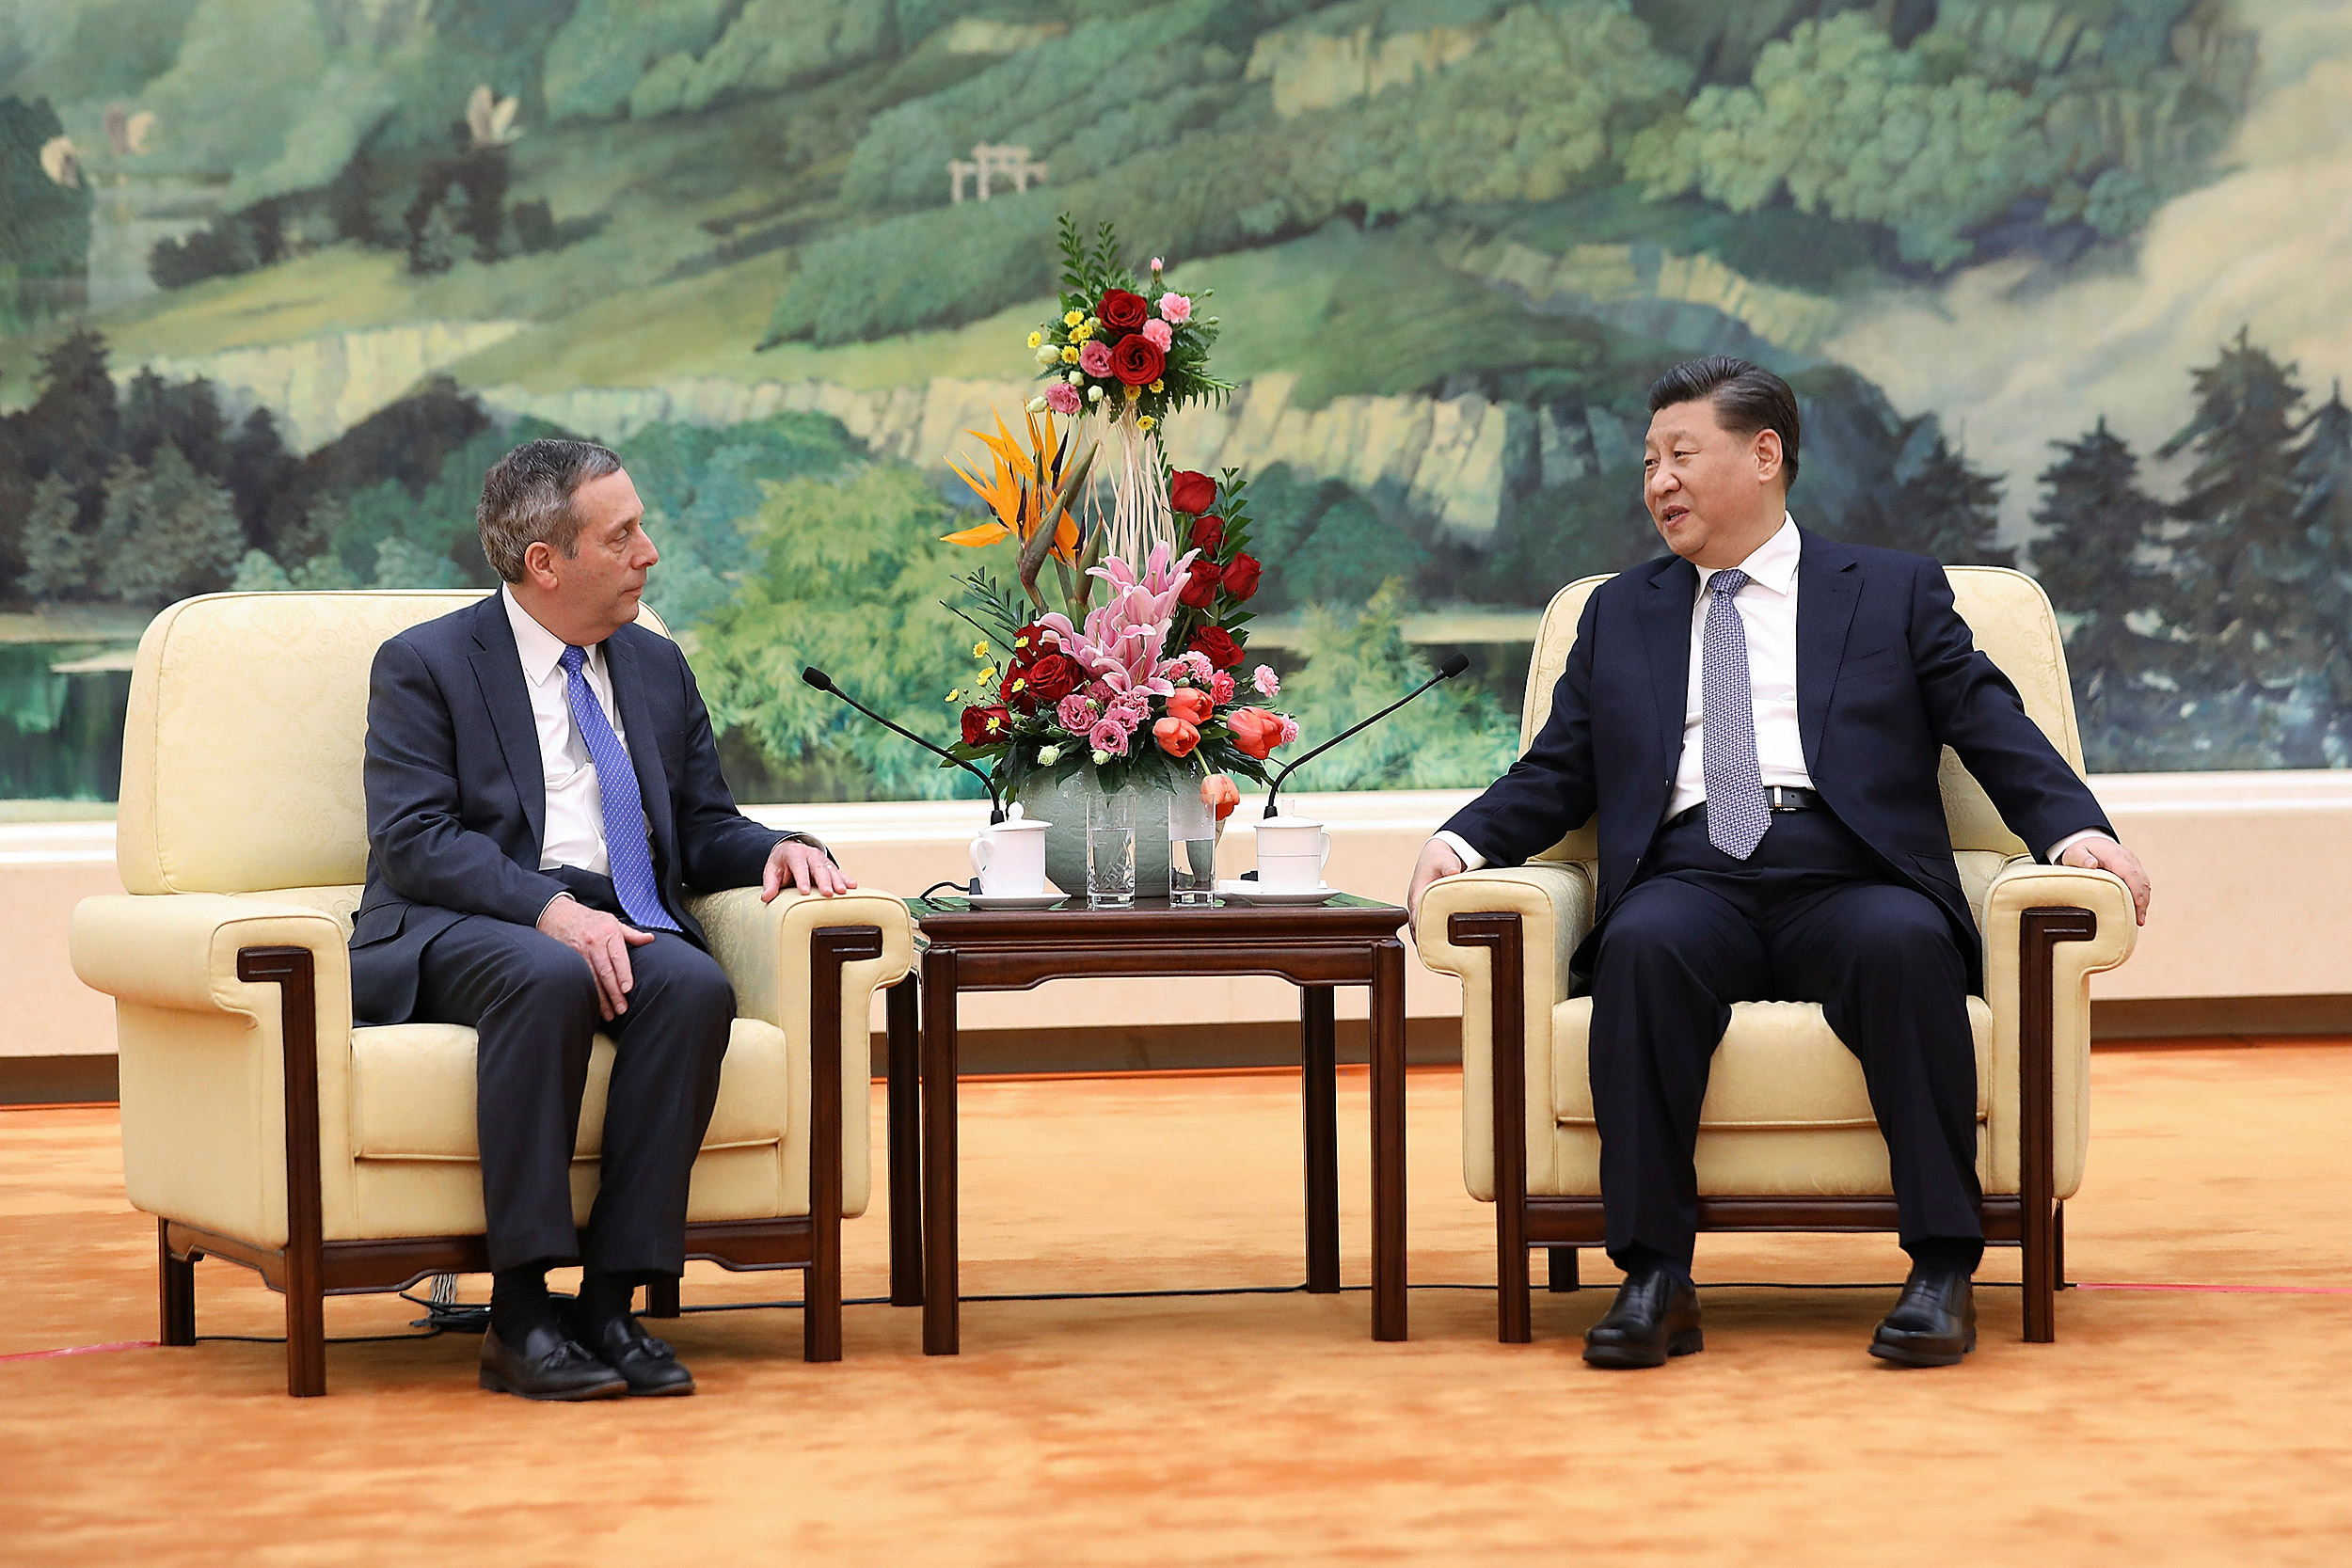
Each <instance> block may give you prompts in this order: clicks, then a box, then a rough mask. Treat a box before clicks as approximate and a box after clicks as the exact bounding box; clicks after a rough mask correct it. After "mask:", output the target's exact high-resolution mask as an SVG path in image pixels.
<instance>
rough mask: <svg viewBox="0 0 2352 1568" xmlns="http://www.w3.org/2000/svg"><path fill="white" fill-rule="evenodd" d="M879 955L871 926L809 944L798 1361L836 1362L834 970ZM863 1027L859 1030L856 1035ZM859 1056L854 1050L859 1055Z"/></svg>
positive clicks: (837, 1014) (837, 1003) (837, 1058)
mask: <svg viewBox="0 0 2352 1568" xmlns="http://www.w3.org/2000/svg"><path fill="white" fill-rule="evenodd" d="M880 957H882V931H881V930H880V928H878V927H872V926H835V927H826V928H824V929H821V930H819V931H818V932H817V933H816V935H815V936H814V937H813V938H812V939H811V940H810V942H809V959H810V962H809V984H810V987H811V990H810V992H809V1006H808V1022H809V1029H808V1049H809V1074H808V1079H809V1107H810V1115H809V1138H808V1163H809V1168H808V1216H809V1231H810V1234H809V1262H808V1269H807V1272H806V1273H805V1274H803V1275H802V1276H801V1301H802V1304H803V1305H802V1307H801V1358H802V1359H803V1360H804V1361H838V1360H840V1359H841V1188H842V1174H841V1032H842V1018H841V970H842V966H843V965H844V964H845V963H847V962H848V961H849V960H850V959H851V958H880ZM864 1027H865V1025H864V1023H863V1022H861V1023H860V1024H859V1028H860V1029H861V1030H862V1029H863V1028H864ZM863 1038H864V1036H863V1035H861V1036H860V1039H861V1041H862V1040H863ZM859 1054H860V1055H861V1056H863V1055H864V1049H863V1046H862V1045H861V1048H860V1052H859ZM860 1070H863V1068H861V1069H860Z"/></svg>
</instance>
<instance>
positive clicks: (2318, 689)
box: [2292, 382, 2352, 768]
mask: <svg viewBox="0 0 2352 1568" xmlns="http://www.w3.org/2000/svg"><path fill="white" fill-rule="evenodd" d="M2292 477H2293V479H2294V482H2295V487H2296V491H2297V492H2298V493H2299V496H2300V499H2298V500H2297V501H2296V508H2295V523H2296V527H2297V528H2298V529H2300V530H2301V531H2302V534H2303V538H2304V540H2305V542H2306V543H2307V544H2308V545H2309V546H2310V547H2311V548H2312V550H2313V551H2314V552H2315V553H2316V554H2317V555H2318V557H2319V560H2320V563H2321V564H2320V570H2319V571H2318V572H2317V573H2316V574H2315V575H2314V578H2313V581H2312V598H2311V604H2310V608H2309V611H2308V616H2307V621H2308V625H2309V626H2310V640H2311V645H2312V657H2311V662H2310V664H2309V666H2308V667H2307V670H2306V673H2305V685H2306V687H2307V693H2306V705H2309V706H2311V707H2312V708H2314V709H2315V710H2316V715H2315V722H2316V725H2317V727H2318V729H2319V732H2320V734H2319V736H2318V750H2319V752H2320V753H2321V754H2322V756H2324V757H2325V759H2326V763H2327V766H2328V767H2330V768H2344V767H2346V766H2352V408H2347V407H2346V406H2345V405H2344V384H2343V383H2342V382H2338V383H2337V384H2336V386H2335V388H2334V390H2333V392H2332V393H2331V394H2330V395H2329V397H2328V401H2327V403H2326V404H2322V405H2321V407H2320V409H2319V411H2318V412H2317V413H2315V414H2313V415H2312V418H2311V421H2310V423H2309V424H2308V425H2307V426H2306V427H2305V431H2304V436H2303V450H2302V451H2301V452H2300V453H2299V454H2297V456H2296V462H2295V471H2294V474H2293V476H2292Z"/></svg>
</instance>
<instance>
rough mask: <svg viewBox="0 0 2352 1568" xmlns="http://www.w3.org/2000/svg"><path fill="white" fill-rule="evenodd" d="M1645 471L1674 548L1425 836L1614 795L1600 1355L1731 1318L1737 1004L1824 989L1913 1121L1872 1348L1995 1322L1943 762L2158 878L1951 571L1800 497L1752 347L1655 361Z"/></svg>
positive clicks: (2139, 888)
mask: <svg viewBox="0 0 2352 1568" xmlns="http://www.w3.org/2000/svg"><path fill="white" fill-rule="evenodd" d="M1649 406H1650V410H1651V420H1650V429H1649V435H1648V438H1647V440H1646V442H1645V446H1644V456H1643V470H1644V473H1645V476H1646V479H1645V485H1644V497H1645V501H1646V503H1647V505H1648V508H1649V513H1650V516H1651V517H1652V519H1653V520H1654V521H1655V522H1656V523H1657V525H1658V531H1659V532H1660V533H1661V535H1662V536H1663V537H1664V539H1665V541H1666V546H1667V547H1668V548H1669V549H1671V550H1672V551H1673V552H1674V553H1673V554H1672V555H1669V556H1667V557H1665V558H1663V559H1662V560H1659V561H1654V562H1650V563H1649V564H1648V565H1645V566H1639V567H1636V568H1634V569H1633V570H1631V571H1629V572H1623V573H1620V574H1619V575H1618V576H1616V577H1615V578H1612V579H1611V580H1610V581H1608V582H1607V583H1604V584H1603V585H1602V586H1601V587H1600V588H1598V589H1597V590H1596V591H1595V592H1594V594H1593V595H1592V597H1591V599H1590V600H1589V601H1587V602H1586V604H1585V607H1584V613H1583V617H1582V619H1581V621H1580V622H1579V624H1578V626H1577V636H1576V646H1575V649H1574V651H1573V652H1572V653H1571V654H1570V655H1569V657H1568V662H1567V667H1566V669H1565V672H1563V673H1562V675H1561V677H1560V683H1559V685H1558V687H1557V688H1556V689H1554V692H1553V695H1552V706H1551V717H1550V719H1549V721H1547V722H1546V724H1545V726H1544V729H1543V732H1542V733H1541V734H1540V735H1538V736H1536V737H1535V741H1534V745H1533V746H1531V747H1530V748H1529V749H1528V752H1527V754H1526V755H1525V756H1523V757H1521V758H1520V759H1519V760H1518V762H1517V763H1515V764H1514V765H1513V766H1512V768H1511V769H1510V771H1509V772H1507V773H1505V774H1504V775H1503V776H1502V778H1500V779H1498V780H1497V781H1495V783H1494V784H1493V785H1492V786H1490V787H1489V788H1488V789H1487V790H1486V793H1485V794H1484V795H1482V796H1480V797H1479V798H1478V799H1477V800H1474V801H1472V802H1471V803H1470V805H1468V806H1466V807H1464V808H1463V809H1462V811H1460V812H1459V813H1457V814H1456V815H1455V816H1454V818H1453V819H1452V820H1451V821H1449V822H1448V823H1447V824H1446V825H1445V828H1444V829H1443V830H1442V831H1440V832H1439V833H1438V836H1437V837H1435V838H1433V839H1432V840H1431V841H1430V843H1429V845H1428V847H1427V848H1425V849H1424V850H1423V851H1422V857H1421V862H1420V864H1419V865H1418V866H1417V867H1416V868H1415V870H1414V874H1413V884H1412V890H1411V893H1410V895H1409V898H1410V903H1411V905H1412V907H1413V908H1414V909H1416V910H1418V909H1419V908H1420V904H1421V895H1422V891H1423V890H1424V889H1426V888H1427V887H1428V885H1429V884H1430V883H1431V882H1432V881H1434V880H1436V879H1438V878H1440V877H1446V876H1453V875H1456V874H1458V873H1460V872H1462V871H1464V870H1466V869H1471V868H1475V867H1477V866H1480V865H1485V864H1488V863H1502V864H1518V863H1522V862H1524V861H1525V860H1526V859H1527V857H1528V856H1530V855H1533V854H1534V853H1536V852H1537V851H1539V850H1542V849H1545V848H1547V847H1549V846H1551V845H1552V844H1554V843H1556V842H1558V841H1559V839H1560V838H1561V836H1562V835H1563V834H1565V832H1568V831H1569V830H1570V829H1573V828H1578V827H1581V826H1582V825H1583V824H1584V823H1585V822H1586V821H1587V820H1588V819H1590V818H1592V817H1593V816H1595V815H1596V814H1597V815H1598V817H1599V831H1600V886H1599V889H1598V892H1597V910H1596V918H1595V925H1594V929H1593V932H1592V935H1591V936H1590V937H1589V938H1587V939H1586V941H1585V942H1583V944H1582V945H1581V947H1579V949H1578V950H1577V952H1576V954H1575V956H1574V958H1572V960H1571V964H1570V969H1571V974H1572V977H1573V979H1574V980H1575V982H1576V983H1577V985H1578V986H1579V987H1580V988H1589V990H1590V991H1591V994H1592V998H1593V1015H1592V1033H1591V1056H1590V1065H1591V1073H1592V1085H1593V1115H1594V1120H1595V1123H1596V1125H1597V1129H1598V1131H1599V1133H1600V1142H1601V1157H1600V1178H1601V1199H1602V1204H1603V1207H1604V1209H1605V1210H1606V1212H1607V1217H1608V1247H1609V1255H1610V1257H1611V1259H1613V1260H1614V1261H1615V1262H1616V1263H1617V1265H1618V1266H1619V1267H1620V1268H1622V1269H1623V1270H1624V1271H1625V1274H1626V1280H1625V1284H1624V1285H1623V1286H1622V1287H1621V1288H1620V1289H1619V1291H1618V1292H1617V1295H1616V1299H1615V1300H1614V1302H1613V1304H1612V1305H1611V1307H1610V1309H1609V1311H1608V1313H1607V1314H1606V1315H1605V1316H1603V1317H1602V1318H1601V1320H1600V1321H1599V1323H1597V1324H1595V1325H1594V1327H1593V1329H1592V1330H1591V1332H1590V1333H1588V1334H1587V1335H1586V1337H1585V1349H1584V1358H1585V1359H1586V1360H1587V1361H1589V1362H1591V1363H1593V1364H1594V1365H1596V1366H1600V1367H1654V1366H1658V1365H1661V1364H1662V1363H1663V1362H1664V1361H1665V1360H1666V1358H1667V1357H1668V1356H1670V1355H1679V1354H1689V1353H1691V1352H1693V1351H1696V1350H1698V1349H1699V1348H1700V1346H1701V1338H1700V1332H1699V1312H1698V1296H1697V1293H1696V1291H1694V1290H1693V1289H1692V1283H1691V1255H1692V1240H1693V1238H1694V1236H1695V1234H1696V1230H1697V1225H1698V1183H1697V1179H1696V1177H1695V1175H1694V1173H1693V1171H1692V1155H1693V1152H1694V1150H1695V1148H1696V1144H1697V1140H1698V1127H1699V1108H1700V1102H1701V1101H1702V1100H1703V1099H1704V1098H1705V1096H1706V1093H1707V1077H1708V1066H1709V1064H1710V1060H1711V1058H1712V1056H1713V1054H1714V1051H1715V1047H1716V1045H1717V1043H1718V1042H1719V1041H1720V1040H1721V1039H1722V1037H1723V1033H1724V1028H1725V1026H1726V1025H1728V1023H1729V1022H1730V1020H1731V1004H1732V1003H1734V1002H1738V1001H1746V1000H1760V999H1778V1000H1786V1001H1801V1002H1818V1003H1820V1004H1821V1006H1822V1008H1823V1010H1824V1012H1825V1014H1826V1015H1827V1018H1828V1021H1829V1024H1830V1026H1831V1028H1832V1029H1834V1030H1835V1031H1836V1034H1837V1037H1838V1038H1839V1039H1840V1040H1842V1041H1843V1042H1845V1044H1846V1047H1847V1049H1849V1050H1851V1051H1852V1052H1853V1053H1854V1054H1855V1055H1856V1056H1858V1057H1859V1058H1860V1059H1861V1063H1862V1068H1863V1073H1864V1076H1865V1078H1866V1079H1867V1082H1868V1085H1869V1091H1870V1104H1871V1107H1872V1109H1873V1111H1874V1112H1875V1114H1876V1115H1877V1117H1878V1122H1879V1128H1880V1131H1881V1132H1883V1134H1884V1135H1885V1138H1886V1146H1887V1153H1888V1156H1889V1161H1890V1165H1891V1169H1892V1174H1893V1177H1894V1185H1895V1196H1896V1203H1897V1207H1898V1210H1899V1224H1900V1235H1901V1241H1902V1245H1903V1248H1904V1250H1905V1251H1907V1252H1908V1253H1910V1255H1911V1258H1912V1268H1911V1274H1910V1277H1909V1279H1908V1280H1907V1281H1906V1283H1905V1284H1904V1287H1903V1293H1902V1297H1901V1299H1900V1300H1899V1302H1898V1303H1897V1305H1896V1307H1895V1309H1894V1310H1893V1311H1892V1312H1890V1313H1889V1314H1888V1315H1887V1317H1886V1319H1885V1321H1884V1322H1883V1323H1881V1324H1880V1325H1879V1328H1878V1331H1877V1333H1876V1334H1875V1335H1874V1336H1873V1338H1872V1340H1871V1344H1870V1352H1871V1354H1874V1355H1877V1356H1880V1357H1882V1358H1883V1359H1885V1360H1887V1361H1890V1362H1893V1363H1895V1364H1897V1365H1900V1366H1948V1365H1951V1364H1953V1363H1956V1362H1958V1361H1959V1360H1960V1358H1961V1356H1962V1355H1963V1354H1965V1352H1967V1351H1968V1350H1969V1349H1971V1348H1973V1346H1974V1344H1975V1339H1976V1308H1975V1303H1974V1300H1973V1297H1972V1294H1971V1290H1970V1279H1971V1276H1972V1275H1974V1274H1975V1272H1976V1267H1977V1263H1978V1260H1979V1258H1980V1257H1981V1255H1982V1253H1983V1250H1984V1234H1983V1230H1982V1228H1981V1227H1980V1225H1979V1218H1978V1204H1979V1196H1980V1195H1979V1187H1978V1183H1977V1174H1976V1126H1975V1107H1976V1066H1975V1047H1974V1045H1973V1043H1972V1041H1971V1038H1970V1035H1969V1028H1968V1014H1967V997H1968V995H1969V993H1970V992H1971V991H1973V990H1976V989H1977V988H1978V987H1979V986H1980V985H1981V983H1982V981H1981V976H1980V973H1979V971H1980V960H1979V939H1978V936H1977V931H1976V927H1975V923H1974V921H1973V919H1972V917H1971V915H1970V913H1969V910H1968V905H1967V901H1966V899H1965V898H1964V897H1963V895H1962V892H1961V885H1960V874H1959V871H1958V869H1957V867H1956V866H1955V865H1954V863H1953V861H1952V852H1951V841H1950V837H1949V833H1948V832H1947V827H1946V824H1945V818H1944V805H1943V800H1942V797H1941V795H1940V793H1939V792H1938V790H1937V787H1936V768H1937V764H1938V761H1939V760H1940V758H1941V755H1942V749H1943V748H1944V747H1946V746H1949V747H1951V748H1952V749H1953V750H1954V751H1956V752H1959V754H1960V758H1961V760H1962V761H1963V763H1965V764H1966V765H1967V767H1968V769H1969V771H1970V772H1971V773H1972V774H1974V775H1975V776H1976V778H1977V780H1978V781H1979V783H1980V784H1983V786H1984V788H1985V791H1986V793H1987V794H1989V795H1990V796H1991V797H1992V799H1993V802H1994V805H1995V806H1996V807H1997V808H1998V809H1999V811H2000V813H2001V816H2002V819H2003V820H2004V821H2006V822H2007V823H2008V824H2009V825H2010V829H2011V830H2012V831H2014V832H2016V833H2017V835H2018V836H2019V837H2020V838H2022V839H2024V840H2025V841H2026V844H2027V845H2028V846H2030V847H2032V849H2033V851H2034V853H2036V854H2037V855H2040V856H2042V857H2044V858H2045V859H2048V860H2050V861H2058V860H2061V859H2062V860H2063V861H2064V862H2065V863H2067V864H2071V865H2085V866H2101V867H2105V868H2106V869H2107V870H2109V871H2112V872H2114V873H2115V874H2116V875H2118V876H2120V877H2122V879H2124V881H2125V882H2127V883H2128V884H2130V886H2131V889H2132V894H2133V897H2134V900H2135V902H2136V903H2137V910H2138V915H2139V918H2140V919H2141V920H2142V921H2145V920H2146V919H2147V911H2148V897H2149V885H2148V878H2147V875H2146V873H2145V872H2143V871H2142V870H2141V869H2140V865H2139V862H2138V860H2137V857H2135V856H2134V855H2133V854H2132V852H2131V851H2130V850H2128V849H2126V848H2124V847H2122V845H2120V844H2118V843H2117V842H2116V841H2115V833H2114V830H2113V829H2112V828H2111V827H2110V826H2109V825H2108V823H2107V819H2106V814H2105V813H2104V812H2102V811H2101V810H2100V809H2099V803H2098V801H2097V800H2094V799H2092V797H2091V794H2090V790H2089V789H2087V788H2085V787H2084V785H2083V783H2082V781H2081V780H2080V779H2078V778H2077V777H2075V775H2074V770H2073V769H2072V768H2069V767H2068V766H2067V764H2066V761H2065V759H2064V758H2062V757H2060V756H2059V755H2058V752H2056V751H2055V750H2054V749H2053V748H2052V747H2051V745H2050V743H2049V741H2048V740H2047V739H2046V738H2045V737H2044V736H2042V732H2041V730H2040V729H2038V728H2037V727H2036V726H2035V724H2034V722H2033V721H2032V720H2031V719H2030V718H2028V717H2027V716H2026V711H2025V706H2024V705H2023V703H2022V702H2021V701H2020V700H2019V698H2018V695H2017V690H2016V688H2014V687H2013V686H2011V685H2010V682H2009V680H2008V678H2007V677H2006V676H2004V675H2003V674H2002V673H2000V671H1999V670H1997V669H1995V668H1994V665H1993V662H1992V660H1990V659H1988V658H1986V657H1984V656H1983V655H1982V654H1980V653H1978V652H1977V651H1975V648H1974V645H1973V643H1972V641H1971V638H1970V635H1969V631H1968V627H1967V626H1966V624H1965V623H1964V622H1963V621H1962V620H1961V618H1960V615H1959V613H1958V612H1957V611H1956V610H1954V608H1953V604H1952V591H1951V587H1950V584H1949V583H1948V582H1947V580H1946V579H1945V576H1944V569H1943V568H1942V567H1941V566H1939V565H1938V564H1937V563H1936V562H1933V561H1931V560H1928V559H1926V558H1925V557H1921V556H1914V555H1903V554H1899V553H1898V552H1896V551H1893V550H1882V549H1872V548H1867V547H1865V546H1853V545H1842V544H1838V543H1836V541H1834V540H1830V539H1825V538H1822V537H1820V535H1818V534H1814V533H1809V532H1807V531H1804V530H1802V529H1800V528H1798V527H1797V525H1796V523H1795V521H1794V520H1793V519H1791V518H1790V517H1789V516H1788V511H1787V497H1788V486H1789V484H1790V483H1793V482H1794V480H1795V479H1796V475H1797V445H1798V421H1797V402H1796V397H1795V394H1794V393H1793V392H1791V391H1790V390H1789V388H1788V384H1787V383H1786V382H1784V381H1782V380H1781V379H1780V377H1778V376H1776V375H1773V374H1772V373H1771V372H1768V371H1764V370H1760V369H1758V368H1757V367H1756V366H1754V365H1751V364H1749V363H1747V362H1746V361H1744V360H1739V359H1729V358H1722V357H1716V358H1708V359H1700V360H1694V361H1692V362H1691V363H1688V364H1685V365H1680V366H1677V368H1675V369H1674V370H1672V371H1670V372H1667V373H1666V374H1665V375H1664V376H1662V377H1661V378H1660V380H1659V381H1658V383H1657V385H1656V386H1654V387H1652V388H1650V396H1649Z"/></svg>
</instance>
